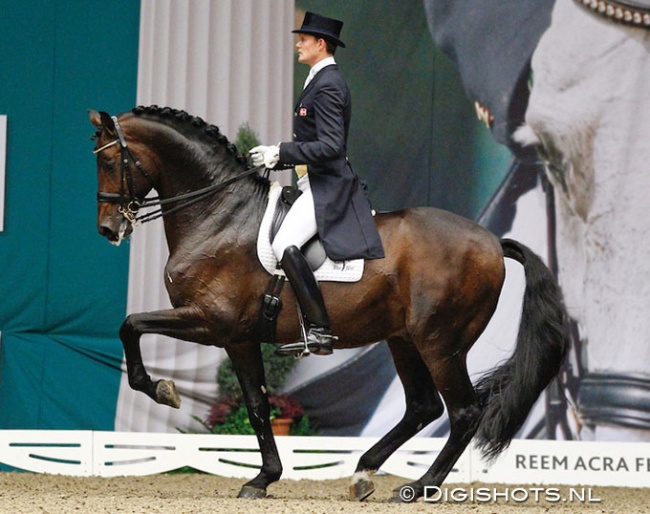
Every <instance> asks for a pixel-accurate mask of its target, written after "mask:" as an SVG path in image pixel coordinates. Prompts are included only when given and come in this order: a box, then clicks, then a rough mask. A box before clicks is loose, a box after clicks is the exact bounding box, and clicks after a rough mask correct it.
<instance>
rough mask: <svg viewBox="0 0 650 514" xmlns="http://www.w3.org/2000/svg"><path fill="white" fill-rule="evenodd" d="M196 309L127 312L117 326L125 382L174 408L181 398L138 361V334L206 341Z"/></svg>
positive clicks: (140, 354)
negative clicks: (124, 369) (152, 375)
mask: <svg viewBox="0 0 650 514" xmlns="http://www.w3.org/2000/svg"><path fill="white" fill-rule="evenodd" d="M206 325H207V324H206V322H205V320H204V319H203V318H202V317H201V315H200V311H197V310H196V309H193V308H191V307H181V308H178V309H167V310H161V311H153V312H144V313H139V314H131V315H129V316H128V317H127V318H126V319H125V320H124V323H122V326H121V327H120V339H121V340H122V345H123V347H124V357H125V360H126V370H127V375H128V377H129V385H130V386H131V389H133V390H135V391H142V392H143V393H145V394H146V395H147V396H149V397H151V398H152V399H153V400H154V401H156V402H157V403H160V404H163V405H169V406H170V407H174V408H176V409H178V408H179V407H180V405H181V399H180V396H179V394H178V391H177V390H176V386H175V384H174V382H173V381H171V380H158V381H156V382H154V381H152V380H151V377H150V376H149V374H148V373H147V370H146V368H145V366H144V363H143V361H142V353H141V352H140V337H141V336H142V334H161V335H166V336H169V337H173V338H176V339H183V340H185V341H194V342H203V341H208V340H209V337H210V333H209V331H208V329H207V326H206Z"/></svg>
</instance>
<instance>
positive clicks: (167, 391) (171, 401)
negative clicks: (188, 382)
mask: <svg viewBox="0 0 650 514" xmlns="http://www.w3.org/2000/svg"><path fill="white" fill-rule="evenodd" d="M156 402H158V403H160V404H161V405H169V406H170V407H173V408H174V409H178V408H180V406H181V397H180V395H179V394H178V391H177V390H176V385H175V384H174V382H173V381H172V380H159V381H158V382H157V383H156Z"/></svg>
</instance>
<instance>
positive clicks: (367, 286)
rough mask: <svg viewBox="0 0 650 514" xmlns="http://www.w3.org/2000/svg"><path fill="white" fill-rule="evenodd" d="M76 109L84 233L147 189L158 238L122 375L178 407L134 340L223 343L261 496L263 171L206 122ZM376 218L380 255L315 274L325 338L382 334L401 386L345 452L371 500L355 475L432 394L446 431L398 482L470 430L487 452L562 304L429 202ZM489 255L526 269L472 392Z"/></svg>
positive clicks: (117, 218) (445, 465) (543, 376)
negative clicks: (90, 217) (160, 279)
mask: <svg viewBox="0 0 650 514" xmlns="http://www.w3.org/2000/svg"><path fill="white" fill-rule="evenodd" d="M90 119H91V122H92V123H93V124H94V125H95V126H96V127H97V131H96V133H95V138H96V147H95V150H94V152H95V153H96V154H97V171H98V187H99V193H98V200H99V203H98V230H99V232H100V234H101V235H103V236H104V237H106V238H107V239H108V240H109V241H111V242H119V241H120V240H121V239H122V237H123V236H127V235H128V234H130V232H131V231H132V229H133V222H134V220H135V219H136V216H137V210H138V206H140V205H141V204H142V202H143V199H144V197H145V196H146V195H147V194H148V193H149V192H150V191H151V190H152V189H155V190H156V191H157V193H158V195H159V199H160V200H159V202H160V207H161V209H162V211H161V214H162V215H163V219H164V227H165V235H166V238H167V243H168V246H169V260H168V262H167V265H166V268H165V285H166V287H167V291H168V293H169V297H170V299H171V303H172V305H173V308H172V309H169V310H162V311H155V312H147V313H140V314H131V315H130V316H128V317H127V318H126V320H125V321H124V323H123V324H122V327H121V329H120V338H121V340H122V343H123V345H124V354H125V358H126V363H127V370H128V378H129V384H130V385H131V387H132V388H133V389H135V390H138V391H143V392H144V393H146V394H147V395H149V396H150V397H151V398H153V399H154V400H155V401H156V402H158V403H162V404H167V405H170V406H172V407H178V405H179V397H178V394H177V392H176V389H175V387H174V384H173V382H170V381H166V380H157V381H153V380H152V379H151V377H150V376H149V375H148V374H147V371H146V369H145V366H144V363H143V361H142V356H141V353H140V337H141V335H142V334H145V333H156V334H164V335H167V336H170V337H173V338H177V339H182V340H186V341H191V342H195V343H199V344H203V345H211V346H218V347H222V348H225V350H226V352H227V354H228V356H229V357H230V359H231V360H232V363H233V366H234V368H235V370H236V372H237V376H238V378H239V381H240V384H241V387H242V390H243V393H244V399H245V401H246V405H247V407H248V412H249V417H250V421H251V425H252V426H253V428H254V429H255V433H256V434H257V439H258V443H259V446H260V451H261V455H262V467H261V469H260V472H259V474H258V475H257V476H256V477H255V478H253V479H252V480H250V481H249V482H248V483H246V484H244V485H243V487H242V489H241V491H240V493H239V496H240V497H245V498H259V497H263V496H265V495H266V489H267V486H268V485H269V484H271V483H273V482H275V481H277V480H279V478H280V476H281V474H282V464H281V462H280V460H279V456H278V452H277V449H276V445H275V441H274V439H273V435H272V432H271V425H270V422H269V405H268V400H267V396H266V388H265V378H264V366H263V362H262V358H261V352H260V340H259V337H258V336H257V333H256V330H255V327H256V322H257V317H258V312H259V309H260V301H261V298H262V296H263V294H264V292H265V290H266V288H267V286H268V284H269V280H270V277H269V275H268V273H267V272H266V271H265V270H264V269H263V267H262V265H261V264H260V262H259V260H258V257H257V254H256V240H257V235H258V230H259V227H260V223H261V220H262V216H263V214H264V211H265V208H266V203H267V196H268V193H269V181H268V180H267V179H265V178H263V177H260V176H259V174H258V173H251V170H247V168H246V158H245V157H244V156H243V155H241V154H240V153H239V152H238V151H237V150H236V148H235V147H234V145H232V144H231V143H229V142H228V140H227V139H226V137H225V136H224V135H222V134H221V133H220V132H219V130H218V128H217V127H214V126H211V125H207V124H206V123H205V122H204V121H203V120H201V119H200V118H196V117H193V116H190V115H188V114H187V113H185V112H183V111H176V110H173V109H169V108H163V109H161V108H158V107H156V106H153V107H138V108H136V109H134V110H133V111H132V112H127V113H123V114H121V115H119V116H113V117H111V116H109V115H108V114H107V113H104V112H101V113H98V112H95V111H90ZM147 202H149V200H147ZM376 222H377V226H378V228H379V233H380V235H381V238H382V241H383V244H384V248H385V251H386V257H385V258H384V259H380V260H373V261H368V262H366V264H365V270H364V273H363V277H362V279H361V280H360V281H359V282H356V283H334V282H324V283H322V284H321V286H322V291H323V296H324V298H325V302H326V304H327V309H328V311H329V313H330V317H331V322H332V329H333V331H334V333H335V334H337V335H338V336H339V337H340V339H339V340H338V341H337V343H336V345H335V347H336V348H351V347H356V346H361V345H366V344H370V343H374V342H376V341H381V340H386V341H387V342H388V346H389V348H390V351H391V353H392V356H393V359H394V362H395V366H396V368H397V373H398V375H399V377H400V379H401V381H402V384H403V385H404V391H405V395H406V412H405V414H404V416H403V418H402V419H401V420H400V422H399V423H398V424H397V425H396V426H395V427H394V428H392V430H390V431H389V432H388V433H387V434H386V435H385V436H384V437H383V438H382V439H381V440H380V441H378V442H377V443H376V444H375V445H374V446H373V447H372V448H370V449H369V450H368V451H367V452H366V453H365V454H364V455H363V456H362V457H361V458H360V460H359V463H358V466H357V470H356V473H355V475H354V477H353V479H352V485H351V487H350V495H351V498H352V499H356V500H362V499H364V498H366V497H367V496H368V495H369V494H371V493H372V492H373V490H374V486H373V484H372V482H371V481H370V475H371V474H372V473H373V472H374V471H376V470H378V469H379V468H380V466H381V465H382V464H383V463H384V462H385V461H386V459H387V458H388V457H389V456H390V455H391V454H392V453H393V452H394V451H395V450H397V449H398V448H399V447H400V446H401V445H402V444H403V443H404V442H405V441H407V440H408V439H410V438H411V437H413V436H414V435H415V434H416V433H417V432H418V431H419V430H421V429H422V428H423V427H425V426H426V425H427V424H428V423H430V422H431V421H433V420H434V419H436V418H438V417H440V416H441V415H442V413H443V403H442V402H443V401H444V404H445V405H446V406H447V410H448V414H449V420H450V424H451V432H450V435H449V438H448V440H447V442H446V444H445V446H444V448H443V450H442V451H441V453H440V454H439V455H438V457H437V458H436V459H435V461H434V462H433V464H432V466H431V467H430V468H429V469H428V471H427V472H426V473H425V474H424V475H423V476H422V477H421V478H420V479H419V480H417V481H416V482H413V483H412V484H409V486H411V487H412V488H413V492H414V498H413V499H415V498H417V497H420V496H422V495H423V494H424V488H425V487H426V486H437V485H440V484H441V483H442V482H443V480H444V479H445V477H446V476H447V474H448V473H449V471H450V470H451V468H452V466H453V465H454V463H455V462H456V460H457V459H458V457H459V456H460V455H461V454H462V452H463V451H464V450H465V448H466V447H467V445H468V444H469V442H470V441H471V440H472V438H473V437H474V436H475V435H476V436H477V441H478V444H479V446H480V447H481V448H482V449H483V451H484V453H485V455H487V456H489V457H495V456H496V455H498V454H499V453H500V452H501V451H502V450H503V449H505V448H506V447H507V445H508V444H509V442H510V440H511V439H512V438H513V437H514V436H515V434H516V432H517V430H518V429H519V428H520V427H521V426H522V424H523V423H524V421H525V420H526V417H527V415H528V413H529V411H530V409H531V408H532V406H533V404H534V402H535V401H536V399H537V398H538V396H539V395H540V393H541V392H542V391H543V390H544V388H545V387H546V385H547V384H548V383H549V381H550V380H551V379H552V378H553V377H555V376H556V374H557V373H558V370H559V368H560V364H561V362H562V360H563V358H564V355H565V353H566V350H567V345H568V338H567V334H566V313H565V311H564V307H563V303H562V300H561V295H560V292H559V289H558V287H557V284H556V282H555V280H554V278H553V276H552V275H551V273H550V272H549V270H548V269H547V268H546V266H545V265H544V263H543V262H542V261H541V260H540V259H539V258H538V257H537V256H536V255H535V254H534V253H532V252H531V251H530V250H529V249H528V248H526V247H525V246H523V245H521V244H519V243H517V242H515V241H510V240H502V241H499V240H498V239H497V238H496V237H495V236H494V235H493V234H492V233H490V232H488V231H487V230H485V229H483V228H482V227H480V226H479V225H477V224H475V223H473V222H471V221H469V220H467V219H464V218H461V217H459V216H456V215H454V214H452V213H449V212H445V211H442V210H438V209H433V208H415V209H408V210H402V211H398V212H391V213H384V214H378V215H377V217H376ZM504 257H507V258H512V259H515V260H517V261H518V262H520V263H521V264H522V265H523V267H524V271H525V275H526V290H525V294H524V301H523V312H522V318H521V323H520V328H519V335H518V339H517V345H516V349H515V351H514V354H513V355H512V356H511V357H510V358H509V359H508V360H507V361H506V362H504V363H503V364H502V365H500V366H499V367H497V368H496V369H494V370H493V371H492V372H490V373H489V374H488V375H487V376H485V377H484V378H483V379H482V380H481V381H480V382H479V383H478V384H476V386H475V387H474V386H473V385H472V383H471V382H470V379H469V376H468V372H467V367H466V364H465V360H466V356H467V352H468V351H469V349H470V348H471V347H472V345H473V344H474V342H475V341H476V340H477V339H478V337H479V336H480V335H481V332H482V331H483V329H484V328H485V326H486V325H487V323H488V321H489V320H490V318H491V316H492V314H493V313H494V310H495V308H496V305H497V300H498V298H499V294H500V291H501V287H502V285H503V282H504V278H505V266H504ZM282 299H283V304H284V305H285V308H284V309H283V310H282V311H281V313H280V316H279V319H278V327H277V341H278V342H292V341H294V340H296V339H297V338H298V337H299V335H300V327H299V323H298V317H297V314H296V312H295V311H294V310H293V309H292V308H290V307H289V306H292V305H294V298H293V294H292V291H291V288H290V287H285V288H284V290H283V293H282ZM513 315H516V314H515V313H513ZM440 397H442V400H441V398H440ZM395 498H398V496H396V497H395Z"/></svg>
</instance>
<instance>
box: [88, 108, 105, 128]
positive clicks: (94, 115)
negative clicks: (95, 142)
mask: <svg viewBox="0 0 650 514" xmlns="http://www.w3.org/2000/svg"><path fill="white" fill-rule="evenodd" d="M88 117H89V118H90V123H92V124H93V125H95V127H97V128H100V127H101V126H102V120H101V117H100V116H99V113H98V112H97V111H96V110H94V109H88Z"/></svg>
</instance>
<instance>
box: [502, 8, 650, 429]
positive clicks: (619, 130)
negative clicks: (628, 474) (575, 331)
mask: <svg viewBox="0 0 650 514" xmlns="http://www.w3.org/2000/svg"><path fill="white" fill-rule="evenodd" d="M649 29H650V3H649V2H647V1H624V2H618V1H613V2H609V1H600V2H597V3H591V2H589V1H586V0H557V1H556V2H555V5H554V8H553V13H552V22H551V25H550V27H549V28H548V30H547V31H546V32H545V33H544V34H543V36H542V38H541V40H540V42H539V45H538V47H537V48H536V50H535V52H534V54H533V58H532V68H533V72H534V80H533V86H532V89H531V93H530V100H529V103H528V108H527V111H526V114H525V122H526V123H525V125H524V126H522V127H521V128H519V129H518V131H517V132H516V133H515V138H516V139H518V140H519V141H520V142H521V143H522V144H526V145H530V146H531V148H532V147H534V148H536V149H537V150H538V152H539V154H540V156H541V157H542V159H543V160H544V161H545V162H546V163H547V166H546V168H547V176H548V178H549V179H550V181H551V183H552V184H553V186H554V191H555V194H554V196H555V209H554V215H555V219H556V226H557V229H556V233H557V259H558V268H559V272H558V279H559V282H560V284H561V287H562V291H563V294H564V298H565V303H566V306H567V308H568V311H569V313H570V314H571V316H572V317H573V318H575V320H576V322H577V324H578V327H579V341H577V344H576V345H575V347H576V352H575V353H576V359H575V360H576V361H577V365H576V366H575V367H574V369H573V374H575V375H576V377H575V378H576V380H575V381H576V382H577V386H575V390H576V392H577V396H578V401H577V405H578V409H579V418H580V423H581V425H582V427H581V428H582V429H586V430H585V433H588V435H587V437H588V438H589V439H597V440H640V441H648V440H650V430H649V429H650V401H649V400H648V390H649V388H650V374H649V373H648V367H647V362H648V359H650V346H649V345H648V344H647V341H648V332H649V331H650V318H649V317H648V311H649V310H650V261H648V255H649V254H650V241H649V240H648V238H647V236H646V235H645V234H647V233H648V232H649V231H650V218H648V216H647V214H646V205H647V197H648V193H649V192H650V174H649V173H648V161H649V160H650V144H648V135H649V134H650V124H649V122H648V120H649V119H650V98H648V94H647V90H646V86H645V84H647V82H648V81H649V80H650V30H649ZM615 341H616V342H621V343H623V344H618V347H617V350H616V351H615V352H612V343H613V342H615ZM580 344H582V345H583V351H581V352H578V351H577V347H578V346H579V345H580ZM583 435H584V434H583Z"/></svg>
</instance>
